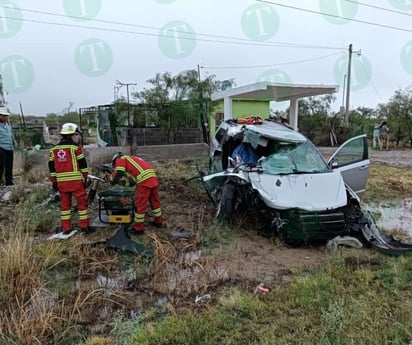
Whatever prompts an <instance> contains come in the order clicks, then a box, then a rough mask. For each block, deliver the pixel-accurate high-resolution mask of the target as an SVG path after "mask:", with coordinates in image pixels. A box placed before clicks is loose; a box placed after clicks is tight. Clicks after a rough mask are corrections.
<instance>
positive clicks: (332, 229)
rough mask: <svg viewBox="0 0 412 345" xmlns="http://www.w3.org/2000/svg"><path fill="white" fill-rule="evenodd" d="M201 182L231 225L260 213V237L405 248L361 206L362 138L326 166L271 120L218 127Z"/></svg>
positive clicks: (365, 166)
mask: <svg viewBox="0 0 412 345" xmlns="http://www.w3.org/2000/svg"><path fill="white" fill-rule="evenodd" d="M209 158H210V161H209V170H210V174H209V175H203V176H202V177H201V178H202V181H203V184H204V185H205V187H206V189H207V191H208V194H209V196H210V197H211V199H212V200H213V202H214V203H215V205H216V209H217V217H218V218H220V219H222V220H231V219H233V218H234V217H237V216H241V217H244V216H245V215H246V214H247V212H249V211H250V210H253V211H255V212H259V219H260V221H261V222H262V227H261V229H260V232H261V233H263V234H266V235H279V236H280V237H282V238H283V239H284V240H285V241H286V242H287V243H288V244H293V245H297V244H300V243H304V242H313V241H326V240H330V239H333V238H335V237H336V236H345V235H348V236H355V237H357V238H359V239H360V240H361V241H362V242H363V243H364V244H372V245H375V246H376V247H377V248H378V249H381V250H383V251H386V250H389V251H391V250H395V251H399V250H400V251H403V250H406V251H409V250H411V248H410V246H408V245H403V244H401V243H399V242H397V241H395V240H394V239H392V238H388V237H386V236H384V235H382V234H380V232H379V230H378V229H377V228H376V225H375V223H374V221H373V219H372V217H370V215H369V214H366V213H364V212H363V211H362V210H361V207H360V197H361V196H362V194H363V193H364V191H365V186H366V183H367V179H368V175H369V164H370V161H369V158H368V145H367V137H366V135H360V136H357V137H354V138H352V139H349V140H348V141H346V142H345V143H344V144H343V145H342V146H341V147H339V148H338V149H337V150H336V152H335V153H334V154H333V155H332V156H331V157H330V159H329V161H325V159H324V158H323V156H322V155H321V154H320V152H319V151H318V149H317V148H316V147H315V145H314V144H313V143H312V142H311V141H310V140H309V139H308V138H306V137H305V136H304V135H303V134H301V133H299V132H297V131H295V130H293V129H291V128H290V127H287V126H285V125H283V124H280V123H278V122H274V121H258V122H256V123H255V124H244V123H243V124H242V123H238V122H237V121H236V120H228V121H226V122H224V123H222V124H221V125H220V127H219V128H218V129H217V131H216V135H215V137H214V139H213V141H212V143H211V146H210V157H209Z"/></svg>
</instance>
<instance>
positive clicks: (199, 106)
mask: <svg viewBox="0 0 412 345" xmlns="http://www.w3.org/2000/svg"><path fill="white" fill-rule="evenodd" d="M147 82H148V83H149V84H150V85H151V87H150V88H145V89H143V91H141V92H137V93H135V94H133V96H134V97H136V98H137V99H139V100H140V101H141V102H143V103H144V106H145V109H146V112H145V115H147V114H149V115H150V116H151V118H152V120H153V119H155V120H156V122H157V124H158V125H159V127H160V128H161V129H162V130H163V131H164V132H165V135H166V136H167V140H168V142H171V143H172V142H175V141H176V138H177V136H178V134H179V131H180V130H181V128H184V127H193V126H199V125H200V126H201V127H202V129H203V138H204V140H205V142H207V138H208V132H207V124H206V123H207V120H206V118H207V116H206V114H207V112H208V111H209V109H210V107H211V104H212V103H211V99H210V96H211V94H212V93H213V92H214V91H217V90H219V89H220V88H221V82H220V81H217V80H216V77H215V76H214V75H209V76H207V77H206V78H204V79H203V80H200V78H199V74H198V72H197V71H196V70H187V71H183V72H181V73H179V74H177V75H175V76H174V75H172V74H171V73H170V72H165V73H163V74H161V73H157V74H156V76H155V77H154V78H152V79H149V80H148V81H147Z"/></svg>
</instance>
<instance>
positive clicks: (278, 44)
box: [0, 5, 342, 50]
mask: <svg viewBox="0 0 412 345" xmlns="http://www.w3.org/2000/svg"><path fill="white" fill-rule="evenodd" d="M0 8H6V6H1V5H0ZM20 10H21V11H24V12H30V13H37V14H45V15H50V16H57V17H64V18H73V19H82V18H81V17H77V16H71V15H63V14H57V13H51V12H43V11H37V10H30V9H21V8H20ZM3 18H7V19H12V20H18V21H23V22H31V23H36V24H46V25H57V26H67V27H75V28H81V29H90V30H99V31H109V32H116V33H127V34H133V35H143V36H156V37H158V36H159V34H158V33H155V34H153V33H147V32H136V31H129V30H122V29H115V28H102V27H97V26H89V25H79V24H66V23H59V22H51V21H45V20H35V19H25V18H23V19H22V18H14V17H6V16H4V17H3ZM90 21H94V22H98V23H103V24H115V25H122V26H128V27H135V28H141V29H149V30H157V31H160V30H162V28H158V27H153V26H144V25H137V24H130V23H123V22H116V21H108V20H101V19H93V18H91V19H90ZM175 32H176V33H180V34H183V36H181V37H179V38H180V39H185V40H196V41H203V42H215V43H228V44H240V45H241V44H244V45H251V46H263V47H282V48H300V49H328V50H333V49H335V50H341V49H342V47H332V46H320V45H310V44H299V43H287V42H276V41H274V42H256V41H251V40H249V39H246V38H241V37H233V36H222V35H212V34H205V33H195V34H196V36H204V37H211V38H218V39H219V40H214V39H204V38H195V37H191V36H193V33H190V32H187V31H181V30H175ZM185 35H186V36H185ZM162 37H167V38H172V39H175V38H176V37H175V36H169V35H163V36H162ZM220 39H223V40H220ZM228 40H229V41H228Z"/></svg>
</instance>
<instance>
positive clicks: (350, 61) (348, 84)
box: [344, 43, 352, 127]
mask: <svg viewBox="0 0 412 345" xmlns="http://www.w3.org/2000/svg"><path fill="white" fill-rule="evenodd" d="M351 68H352V43H351V44H349V61H348V73H347V83H346V108H345V118H344V125H345V127H348V126H349V98H350V73H351Z"/></svg>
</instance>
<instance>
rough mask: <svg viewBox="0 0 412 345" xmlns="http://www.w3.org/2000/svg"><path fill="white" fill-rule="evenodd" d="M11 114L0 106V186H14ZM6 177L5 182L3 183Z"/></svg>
mask: <svg viewBox="0 0 412 345" xmlns="http://www.w3.org/2000/svg"><path fill="white" fill-rule="evenodd" d="M9 116H10V113H9V112H8V110H7V108H6V107H4V106H0V184H2V183H4V184H5V185H6V186H13V185H14V183H13V143H14V137H13V130H12V128H11V125H10V123H9ZM3 175H4V182H3Z"/></svg>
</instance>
